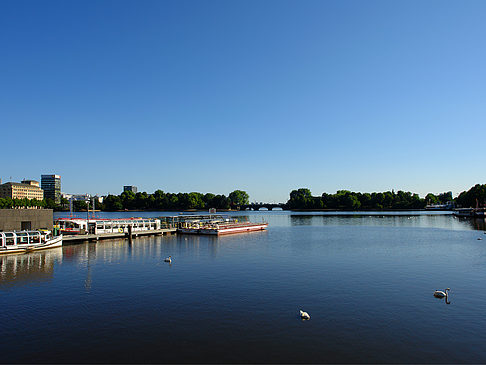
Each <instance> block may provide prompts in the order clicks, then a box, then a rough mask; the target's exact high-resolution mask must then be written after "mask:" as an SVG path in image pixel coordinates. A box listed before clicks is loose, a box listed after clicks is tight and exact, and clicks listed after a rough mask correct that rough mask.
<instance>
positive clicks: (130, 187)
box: [123, 185, 137, 194]
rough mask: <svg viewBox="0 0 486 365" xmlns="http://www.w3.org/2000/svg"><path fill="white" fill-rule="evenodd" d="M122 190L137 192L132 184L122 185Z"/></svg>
mask: <svg viewBox="0 0 486 365" xmlns="http://www.w3.org/2000/svg"><path fill="white" fill-rule="evenodd" d="M123 191H131V192H132V193H135V194H136V193H137V187H136V186H133V185H127V186H124V187H123Z"/></svg>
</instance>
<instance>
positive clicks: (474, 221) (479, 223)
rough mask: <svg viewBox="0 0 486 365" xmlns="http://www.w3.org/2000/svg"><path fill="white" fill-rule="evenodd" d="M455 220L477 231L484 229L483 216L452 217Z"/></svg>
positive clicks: (485, 223)
mask: <svg viewBox="0 0 486 365" xmlns="http://www.w3.org/2000/svg"><path fill="white" fill-rule="evenodd" d="M454 218H455V219H456V220H457V221H459V222H461V223H462V224H464V225H468V226H470V227H471V228H473V229H475V230H478V231H486V219H485V218H467V217H454Z"/></svg>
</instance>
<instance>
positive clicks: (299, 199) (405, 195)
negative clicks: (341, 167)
mask: <svg viewBox="0 0 486 365" xmlns="http://www.w3.org/2000/svg"><path fill="white" fill-rule="evenodd" d="M451 201H452V202H454V204H455V206H457V207H476V206H478V207H484V206H486V184H483V185H480V184H477V185H475V186H473V187H472V188H471V189H469V190H468V191H463V192H462V193H461V194H459V196H458V197H457V198H456V199H453V197H452V193H451V192H445V193H441V194H438V195H435V194H432V193H429V194H427V195H426V196H425V198H420V197H419V196H418V194H414V193H411V192H404V191H397V192H395V191H393V190H392V191H386V192H383V193H356V192H352V191H349V190H339V191H337V192H336V194H327V193H323V194H322V195H321V196H312V194H311V191H310V190H309V189H306V188H301V189H297V190H293V191H292V192H291V193H290V199H289V200H288V202H287V203H286V208H287V209H336V210H384V209H422V208H425V206H426V205H427V204H446V203H448V202H451ZM248 203H249V196H248V194H247V193H246V192H245V191H242V190H235V191H233V192H231V193H230V194H229V195H228V196H225V195H215V194H212V193H207V194H202V193H196V192H192V193H165V192H163V191H162V190H157V191H155V192H154V193H153V194H147V193H145V192H143V193H136V194H135V193H133V192H131V191H126V192H123V193H121V194H120V195H108V196H107V197H106V198H105V199H104V201H103V203H98V202H96V209H100V210H108V211H115V210H125V209H128V210H188V209H196V210H207V209H209V208H216V209H235V208H237V207H239V206H242V205H245V204H248ZM73 205H74V210H75V211H79V210H86V208H87V204H86V202H84V201H75V202H73ZM16 207H39V208H50V209H55V210H66V209H68V207H69V202H68V201H67V200H66V199H62V201H61V204H60V205H56V204H55V202H54V201H53V200H52V199H44V200H36V199H31V200H29V199H10V198H0V209H9V208H16ZM90 208H92V206H90Z"/></svg>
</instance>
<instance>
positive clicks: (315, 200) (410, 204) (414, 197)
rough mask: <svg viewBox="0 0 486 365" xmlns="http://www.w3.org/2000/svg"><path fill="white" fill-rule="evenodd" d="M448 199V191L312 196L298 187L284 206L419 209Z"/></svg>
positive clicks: (345, 191) (341, 192)
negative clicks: (424, 194)
mask: <svg viewBox="0 0 486 365" xmlns="http://www.w3.org/2000/svg"><path fill="white" fill-rule="evenodd" d="M450 201H453V198H452V193H451V192H447V193H442V194H439V195H435V194H432V193H430V194H427V196H426V197H425V198H420V197H419V195H418V194H414V193H411V192H405V191H397V192H395V191H393V190H392V191H386V192H383V193H355V192H352V191H349V190H339V191H337V192H336V194H327V193H323V194H322V195H321V196H312V194H311V191H310V190H309V189H306V188H302V189H297V190H293V191H292V192H291V193H290V199H289V200H288V202H287V204H286V205H287V208H288V209H317V210H318V209H331V210H388V209H423V208H425V206H426V205H427V204H447V203H448V202H450Z"/></svg>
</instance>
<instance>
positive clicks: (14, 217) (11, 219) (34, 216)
mask: <svg viewBox="0 0 486 365" xmlns="http://www.w3.org/2000/svg"><path fill="white" fill-rule="evenodd" d="M52 222H53V211H52V209H0V231H21V230H31V229H34V230H37V229H48V230H51V231H52Z"/></svg>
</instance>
